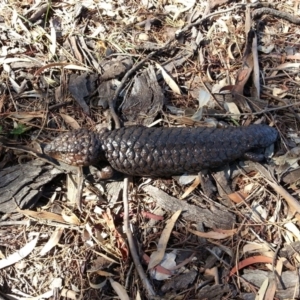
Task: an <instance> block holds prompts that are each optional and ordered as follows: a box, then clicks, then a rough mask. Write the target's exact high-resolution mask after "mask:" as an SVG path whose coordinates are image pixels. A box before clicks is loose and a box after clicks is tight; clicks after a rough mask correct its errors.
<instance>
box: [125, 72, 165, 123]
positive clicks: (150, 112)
mask: <svg viewBox="0 0 300 300" xmlns="http://www.w3.org/2000/svg"><path fill="white" fill-rule="evenodd" d="M163 103H164V95H163V92H162V89H161V87H160V85H159V84H158V82H157V78H156V74H155V71H154V68H153V67H152V66H150V67H149V68H147V69H146V70H144V71H143V72H142V73H141V74H139V75H137V76H135V78H134V83H133V87H132V89H131V92H130V95H129V97H127V98H126V99H125V101H124V103H123V105H122V113H123V115H124V117H125V119H127V120H128V121H130V122H134V123H137V124H142V125H145V126H147V125H150V124H151V123H152V122H153V120H154V118H155V117H156V116H157V114H158V112H159V111H160V110H161V109H162V106H163Z"/></svg>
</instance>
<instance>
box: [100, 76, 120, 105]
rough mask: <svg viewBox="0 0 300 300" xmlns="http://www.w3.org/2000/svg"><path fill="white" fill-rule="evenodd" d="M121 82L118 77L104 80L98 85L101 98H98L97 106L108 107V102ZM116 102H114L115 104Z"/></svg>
mask: <svg viewBox="0 0 300 300" xmlns="http://www.w3.org/2000/svg"><path fill="white" fill-rule="evenodd" d="M119 84H120V81H118V80H117V79H111V80H107V81H103V82H101V83H100V85H99V86H98V94H99V98H98V99H97V103H95V105H96V106H102V107H103V108H104V109H106V108H107V107H108V103H109V101H110V100H111V99H113V97H114V94H115V91H116V89H117V87H118V85H119ZM114 104H115V103H113V105H114Z"/></svg>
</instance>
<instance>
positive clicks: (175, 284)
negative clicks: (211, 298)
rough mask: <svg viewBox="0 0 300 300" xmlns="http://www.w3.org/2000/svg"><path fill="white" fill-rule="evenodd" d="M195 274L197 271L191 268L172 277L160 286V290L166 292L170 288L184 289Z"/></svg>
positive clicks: (175, 289) (192, 280) (191, 281)
mask: <svg viewBox="0 0 300 300" xmlns="http://www.w3.org/2000/svg"><path fill="white" fill-rule="evenodd" d="M197 274H198V272H196V271H195V270H192V271H190V272H187V273H183V274H181V275H178V276H176V277H173V278H172V279H170V280H169V281H167V282H166V283H165V284H164V285H163V286H162V287H161V291H162V292H164V293H166V292H168V291H170V290H174V291H179V290H181V289H183V288H185V289H186V288H187V287H188V286H189V285H190V284H191V283H193V282H194V280H195V278H196V276H197Z"/></svg>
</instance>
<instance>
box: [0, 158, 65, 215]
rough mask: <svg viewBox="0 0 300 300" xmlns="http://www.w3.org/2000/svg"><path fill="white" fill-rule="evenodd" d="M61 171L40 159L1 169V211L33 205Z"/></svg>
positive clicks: (6, 211) (11, 210)
mask: <svg viewBox="0 0 300 300" xmlns="http://www.w3.org/2000/svg"><path fill="white" fill-rule="evenodd" d="M61 173H62V171H59V170H58V169H56V168H54V167H53V166H51V165H47V164H45V163H44V162H42V161H40V160H35V161H30V162H28V163H25V164H22V165H15V166H12V167H9V168H6V169H4V170H2V171H0V195H1V198H0V212H2V213H9V212H14V211H15V210H16V209H17V207H19V208H21V209H24V208H31V207H33V206H34V205H35V204H36V202H37V201H38V200H39V198H40V197H41V194H42V193H41V191H42V189H43V187H44V186H45V184H47V183H48V182H50V181H51V180H52V179H53V178H54V177H56V176H57V175H58V174H61Z"/></svg>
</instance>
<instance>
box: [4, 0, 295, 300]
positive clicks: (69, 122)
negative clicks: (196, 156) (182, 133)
mask: <svg viewBox="0 0 300 300" xmlns="http://www.w3.org/2000/svg"><path fill="white" fill-rule="evenodd" d="M0 10H1V12H2V14H1V16H0V39H1V52H0V72H1V77H0V78H1V79H0V193H1V198H0V211H1V212H2V214H1V219H0V224H1V229H0V245H1V247H0V256H1V260H0V264H1V270H0V293H1V296H3V297H9V299H59V298H61V299H111V298H112V297H119V298H121V299H134V298H136V299H150V298H151V297H155V296H157V295H160V297H162V299H173V298H176V299H195V298H198V299H199V298H200V299H204V298H207V299H223V298H232V299H235V298H239V299H273V298H274V297H276V298H278V299H287V298H297V297H300V294H299V288H298V283H299V275H298V273H297V268H298V264H299V261H300V258H299V254H298V253H299V251H300V240H299V238H300V231H299V213H300V206H299V200H300V189H299V183H300V172H299V144H300V133H299V132H300V129H299V128H300V111H299V105H300V99H299V76H300V75H299V65H300V45H299V42H298V35H299V29H298V26H297V24H298V25H299V20H300V16H299V3H298V2H294V1H285V2H284V3H283V2H280V1H278V2H273V3H263V2H262V3H249V4H241V3H238V2H230V1H226V0H224V1H198V2H197V1H193V0H192V1H188V2H187V1H164V2H155V1H140V2H130V1H126V0H118V1H114V0H111V1H98V2H96V1H92V0H90V1H83V2H74V1H71V2H68V3H66V2H64V3H59V2H49V3H48V2H47V3H45V2H31V1H22V2H14V1H11V2H10V3H9V4H7V3H4V2H3V3H0ZM120 120H121V123H122V125H124V126H129V125H132V124H138V125H141V124H143V125H146V126H154V125H155V126H165V127H167V126H214V127H221V126H227V125H229V124H230V125H236V126H237V125H249V124H250V123H267V124H269V125H271V126H275V127H276V128H277V129H278V131H279V133H280V140H279V141H278V142H277V144H276V145H275V150H274V149H273V150H272V149H269V150H268V153H266V154H265V155H266V157H269V158H271V157H272V159H271V160H270V161H269V163H268V164H266V165H265V166H262V165H261V164H257V163H247V162H245V163H244V162H242V161H241V162H237V163H236V164H234V165H233V166H230V168H224V169H223V170H220V171H214V173H212V174H208V175H205V174H203V175H201V177H200V176H196V177H195V176H193V177H188V176H187V175H183V176H181V177H180V178H178V177H177V178H152V179H148V178H133V179H132V180H131V181H130V184H129V193H128V202H129V204H128V205H129V207H128V208H129V210H128V216H126V213H125V209H124V207H123V205H122V203H121V200H122V199H123V198H124V196H122V193H121V191H122V188H123V187H122V183H121V184H120V182H119V180H120V178H116V179H115V180H116V182H114V181H113V182H105V181H104V182H102V181H99V180H98V179H96V178H95V177H94V176H93V174H95V173H97V172H98V171H95V170H92V171H89V173H88V174H85V185H84V186H83V187H82V189H83V191H81V192H82V193H79V192H78V190H79V189H80V187H79V184H77V183H76V176H69V175H68V181H69V183H67V182H66V179H65V177H64V175H62V171H61V170H62V169H63V168H64V166H60V167H61V168H62V169H60V172H57V173H55V175H53V176H52V177H50V176H49V175H43V174H45V173H43V172H42V170H43V169H42V168H44V166H43V165H42V164H36V165H35V168H36V170H35V172H36V174H37V175H36V178H43V176H45V177H47V176H49V178H50V179H49V180H48V181H47V180H45V179H43V180H44V181H42V182H44V183H43V184H42V185H41V184H38V183H35V182H33V183H32V184H31V185H30V186H29V185H28V184H26V185H22V184H21V182H22V180H18V179H16V180H15V181H16V182H17V181H18V182H19V185H18V184H17V185H16V188H15V189H13V190H11V189H10V190H9V193H7V192H8V191H7V180H8V179H9V174H10V173H11V172H12V171H11V169H10V168H11V167H12V166H18V164H19V167H20V168H23V173H22V174H23V176H24V174H26V170H28V169H27V168H28V165H29V164H30V162H31V161H32V160H33V159H34V157H36V158H37V157H38V158H39V159H46V158H45V157H43V156H42V155H39V154H38V153H37V152H36V151H38V150H34V149H33V148H32V150H30V151H29V150H28V149H29V148H28V147H27V148H26V147H20V146H19V145H23V144H30V143H32V141H33V140H34V142H37V143H39V144H43V143H47V142H48V141H49V140H50V139H52V138H53V137H54V136H55V135H56V134H58V133H60V132H63V131H67V130H71V129H72V128H79V127H86V128H89V129H92V130H96V129H98V130H100V129H102V128H103V127H108V128H110V129H111V128H114V126H118V123H120ZM4 137H5V139H4ZM7 139H9V141H10V142H7ZM21 151H27V152H28V154H29V155H27V156H26V157H24V156H22V155H21V153H22V152H21ZM24 160H25V161H24ZM43 162H45V161H43ZM46 162H47V163H48V164H49V163H52V162H51V161H47V160H46ZM40 170H41V171H40ZM30 172H32V171H30ZM51 172H52V173H53V172H54V170H51V169H48V173H47V174H49V173H51ZM32 173H33V172H32ZM32 173H31V174H30V175H31V176H32ZM53 174H54V173H53ZM16 178H18V177H16ZM28 178H29V179H28V180H30V181H32V180H33V179H32V178H31V177H30V176H29V174H28ZM53 178H54V179H53ZM121 180H122V177H121ZM10 184H12V182H10ZM78 195H79V196H81V200H80V201H81V203H82V207H81V210H79V209H77V207H76V206H74V203H75V204H76V203H77V202H76V197H78ZM31 199H35V201H33V202H30V200H31ZM38 200H39V201H38ZM49 200H50V201H49ZM74 200H75V201H74ZM3 203H6V205H5V206H4V205H3ZM17 206H18V207H19V209H14V211H11V210H7V209H6V210H4V207H6V208H8V207H11V208H15V207H17ZM1 207H2V208H3V209H1ZM178 211H180V213H178ZM172 215H173V216H172ZM127 217H128V218H129V220H130V230H131V231H132V232H133V238H134V244H135V248H136V250H137V253H138V259H139V261H140V264H139V266H137V265H135V264H133V262H132V259H131V256H132V255H133V252H131V248H130V247H131V245H129V246H128V242H127V239H126V237H125V236H124V234H123V231H124V229H123V227H122V226H123V218H127ZM170 220H172V222H171V221H170ZM150 257H151V258H150ZM153 257H154V258H153ZM153 260H154V262H153ZM149 266H150V267H149ZM140 268H142V269H143V270H144V272H145V273H144V275H143V274H141V273H140V271H139V270H140ZM147 268H150V270H149V272H148V273H147V272H146V271H147ZM136 271H138V272H136ZM143 276H144V277H143Z"/></svg>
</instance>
